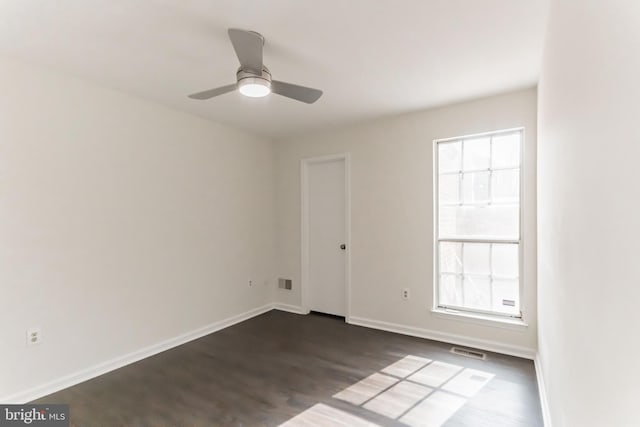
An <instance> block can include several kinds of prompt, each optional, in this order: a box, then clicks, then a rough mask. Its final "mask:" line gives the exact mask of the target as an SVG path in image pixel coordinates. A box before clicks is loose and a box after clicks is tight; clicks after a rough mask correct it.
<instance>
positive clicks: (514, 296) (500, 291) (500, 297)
mask: <svg viewBox="0 0 640 427" xmlns="http://www.w3.org/2000/svg"><path fill="white" fill-rule="evenodd" d="M518 293H519V289H518V281H517V280H497V279H494V281H493V301H492V310H494V311H496V312H499V313H504V314H511V315H518V314H520V298H519V297H518Z"/></svg>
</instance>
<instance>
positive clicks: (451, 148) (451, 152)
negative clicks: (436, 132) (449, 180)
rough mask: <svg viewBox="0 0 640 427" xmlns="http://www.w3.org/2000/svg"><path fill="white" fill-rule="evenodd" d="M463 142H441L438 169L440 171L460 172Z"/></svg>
mask: <svg viewBox="0 0 640 427" xmlns="http://www.w3.org/2000/svg"><path fill="white" fill-rule="evenodd" d="M461 147H462V143H461V142H460V141H456V142H441V143H439V144H438V169H439V173H443V172H458V171H459V170H460V167H461V166H462V157H461V152H462V151H461Z"/></svg>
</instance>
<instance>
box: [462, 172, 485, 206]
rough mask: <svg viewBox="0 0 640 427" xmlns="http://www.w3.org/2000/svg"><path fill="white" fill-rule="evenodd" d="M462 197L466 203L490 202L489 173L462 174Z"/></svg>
mask: <svg viewBox="0 0 640 427" xmlns="http://www.w3.org/2000/svg"><path fill="white" fill-rule="evenodd" d="M462 197H463V200H464V203H478V202H487V201H489V172H474V173H465V174H462Z"/></svg>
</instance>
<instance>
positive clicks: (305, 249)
mask: <svg viewBox="0 0 640 427" xmlns="http://www.w3.org/2000/svg"><path fill="white" fill-rule="evenodd" d="M336 160H344V197H345V200H344V211H345V212H344V213H345V222H344V225H345V227H344V231H345V242H344V243H345V244H346V245H347V250H346V253H345V268H344V274H345V277H344V284H345V286H344V288H345V322H346V323H349V320H350V317H351V158H350V155H349V153H339V154H330V155H326V156H318V157H308V158H304V159H301V160H300V192H301V194H300V201H301V203H300V204H301V207H302V209H301V218H300V224H301V232H300V243H301V247H300V261H301V266H300V267H301V268H300V272H301V276H300V298H301V303H302V311H303V312H304V313H305V314H306V313H309V311H310V310H309V302H308V293H307V292H306V290H307V287H308V286H309V166H310V165H312V164H318V163H327V162H332V161H336Z"/></svg>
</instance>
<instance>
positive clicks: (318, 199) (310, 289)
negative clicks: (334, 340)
mask: <svg viewBox="0 0 640 427" xmlns="http://www.w3.org/2000/svg"><path fill="white" fill-rule="evenodd" d="M345 166H346V165H345V159H344V158H342V159H335V160H328V161H321V162H309V163H308V164H307V226H308V228H307V230H308V241H307V242H308V247H307V251H308V252H307V254H308V283H307V295H308V297H307V305H308V307H307V308H308V309H309V310H312V311H319V312H322V313H328V314H334V315H338V316H345V315H346V314H345V313H346V289H345V286H346V284H345V270H346V250H347V249H348V248H345V245H346V224H345V221H346V211H345V209H346V205H345V198H346V197H345V193H346V189H345Z"/></svg>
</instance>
